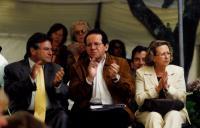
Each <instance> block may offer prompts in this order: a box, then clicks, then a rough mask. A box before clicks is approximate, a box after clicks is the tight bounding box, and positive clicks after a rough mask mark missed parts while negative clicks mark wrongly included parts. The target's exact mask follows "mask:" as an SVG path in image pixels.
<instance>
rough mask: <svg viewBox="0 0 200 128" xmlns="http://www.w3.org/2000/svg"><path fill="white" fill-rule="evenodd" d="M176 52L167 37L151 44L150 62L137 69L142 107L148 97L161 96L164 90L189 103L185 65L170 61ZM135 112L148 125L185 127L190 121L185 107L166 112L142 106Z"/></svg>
mask: <svg viewBox="0 0 200 128" xmlns="http://www.w3.org/2000/svg"><path fill="white" fill-rule="evenodd" d="M172 53H173V51H172V47H171V45H170V43H169V42H167V41H163V40H156V41H152V42H151V44H150V45H149V48H148V52H147V57H146V66H144V67H142V68H140V69H138V70H137V71H136V96H135V98H136V102H137V104H138V105H139V107H140V106H142V105H143V103H144V100H145V99H150V98H158V97H159V94H160V92H161V91H164V92H165V96H166V98H169V99H178V100H181V101H183V102H184V103H185V101H186V86H185V79H184V71H183V68H182V67H179V66H175V65H169V63H170V62H171V61H172V59H173V55H172ZM161 109H162V108H161ZM135 114H136V119H137V121H138V122H140V123H142V124H143V125H144V126H145V128H181V125H182V124H183V123H185V122H186V121H189V117H188V113H187V110H186V108H185V107H184V108H183V109H182V110H180V111H177V110H172V111H169V112H167V113H166V114H165V115H164V116H162V115H161V114H159V113H158V112H148V111H145V112H140V111H139V110H138V111H137V112H136V113H135ZM189 122H190V121H189Z"/></svg>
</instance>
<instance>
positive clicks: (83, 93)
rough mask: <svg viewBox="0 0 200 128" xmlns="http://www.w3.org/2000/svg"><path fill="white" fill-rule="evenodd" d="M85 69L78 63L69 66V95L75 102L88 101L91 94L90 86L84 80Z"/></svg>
mask: <svg viewBox="0 0 200 128" xmlns="http://www.w3.org/2000/svg"><path fill="white" fill-rule="evenodd" d="M84 70H85V69H84V68H83V67H81V66H78V65H73V66H72V68H71V75H70V76H71V78H70V83H69V95H70V98H71V99H72V100H73V101H75V102H81V101H89V99H90V98H91V95H92V86H91V85H89V84H88V83H87V82H86V73H85V71H84Z"/></svg>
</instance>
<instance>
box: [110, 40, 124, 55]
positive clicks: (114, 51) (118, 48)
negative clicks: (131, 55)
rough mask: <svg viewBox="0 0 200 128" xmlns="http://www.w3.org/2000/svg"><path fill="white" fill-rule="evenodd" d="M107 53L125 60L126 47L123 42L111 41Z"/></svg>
mask: <svg viewBox="0 0 200 128" xmlns="http://www.w3.org/2000/svg"><path fill="white" fill-rule="evenodd" d="M108 53H109V54H111V55H113V56H117V57H122V58H125V59H126V47H125V44H124V42H122V41H121V40H118V39H113V40H111V41H110V43H109V48H108Z"/></svg>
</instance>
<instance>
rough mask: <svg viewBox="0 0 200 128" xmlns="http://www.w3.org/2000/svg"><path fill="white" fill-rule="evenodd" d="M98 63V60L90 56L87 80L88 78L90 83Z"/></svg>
mask: <svg viewBox="0 0 200 128" xmlns="http://www.w3.org/2000/svg"><path fill="white" fill-rule="evenodd" d="M98 64H99V62H98V61H97V60H96V59H95V58H92V59H91V61H90V63H89V66H88V76H87V80H89V81H90V82H91V83H92V82H93V80H94V77H95V76H96V74H97V67H98Z"/></svg>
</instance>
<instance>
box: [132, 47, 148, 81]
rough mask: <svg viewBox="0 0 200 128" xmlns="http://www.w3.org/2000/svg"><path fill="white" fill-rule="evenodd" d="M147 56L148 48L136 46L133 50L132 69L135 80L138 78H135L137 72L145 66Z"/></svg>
mask: <svg viewBox="0 0 200 128" xmlns="http://www.w3.org/2000/svg"><path fill="white" fill-rule="evenodd" d="M146 54H147V48H146V47H144V46H141V45H138V46H136V47H135V48H134V49H133V50H132V56H131V61H130V68H131V71H132V76H133V79H134V80H135V77H136V76H135V73H136V70H137V69H139V68H140V67H142V66H144V65H145V57H146Z"/></svg>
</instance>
